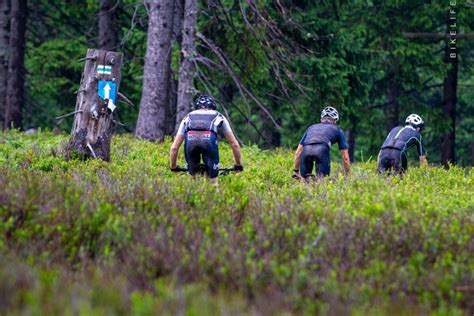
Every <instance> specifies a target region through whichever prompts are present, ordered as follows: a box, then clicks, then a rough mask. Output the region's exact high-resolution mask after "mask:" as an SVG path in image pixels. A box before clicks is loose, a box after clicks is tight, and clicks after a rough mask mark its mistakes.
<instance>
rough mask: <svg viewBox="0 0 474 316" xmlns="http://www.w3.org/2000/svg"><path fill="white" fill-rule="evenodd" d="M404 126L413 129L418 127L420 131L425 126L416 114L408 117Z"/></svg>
mask: <svg viewBox="0 0 474 316" xmlns="http://www.w3.org/2000/svg"><path fill="white" fill-rule="evenodd" d="M405 124H407V125H411V126H413V127H415V128H416V127H419V128H420V129H422V128H423V127H424V126H425V122H423V119H422V118H421V116H419V115H418V114H410V115H408V116H407V119H406V120H405Z"/></svg>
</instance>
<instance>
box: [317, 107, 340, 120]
mask: <svg viewBox="0 0 474 316" xmlns="http://www.w3.org/2000/svg"><path fill="white" fill-rule="evenodd" d="M321 118H330V119H331V120H335V121H338V120H339V113H337V110H336V109H335V108H333V107H332V106H327V107H325V108H324V110H323V111H322V112H321Z"/></svg>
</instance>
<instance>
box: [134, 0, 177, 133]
mask: <svg viewBox="0 0 474 316" xmlns="http://www.w3.org/2000/svg"><path fill="white" fill-rule="evenodd" d="M174 2H175V1H174V0H152V1H151V6H150V8H149V22H148V38H147V49H146V57H145V67H144V80H143V90H142V99H141V102H140V112H139V114H138V120H137V127H136V130H135V135H136V136H137V137H141V138H144V139H149V140H152V141H155V140H158V141H162V140H163V137H164V135H165V133H166V129H167V124H166V122H167V118H166V116H167V113H169V106H170V104H171V102H170V91H169V87H170V79H171V78H170V77H171V76H170V74H171V35H172V32H173V12H174Z"/></svg>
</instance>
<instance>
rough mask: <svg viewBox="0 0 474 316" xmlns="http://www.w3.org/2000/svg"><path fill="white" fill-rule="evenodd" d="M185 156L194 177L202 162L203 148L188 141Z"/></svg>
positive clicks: (190, 172) (196, 143)
mask: <svg viewBox="0 0 474 316" xmlns="http://www.w3.org/2000/svg"><path fill="white" fill-rule="evenodd" d="M184 156H185V159H186V163H187V164H188V172H189V174H190V175H192V176H194V175H195V174H196V172H197V169H198V166H199V163H200V162H201V148H200V144H199V142H196V141H189V140H188V141H186V143H185V146H184Z"/></svg>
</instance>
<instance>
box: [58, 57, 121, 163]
mask: <svg viewBox="0 0 474 316" xmlns="http://www.w3.org/2000/svg"><path fill="white" fill-rule="evenodd" d="M122 59H123V55H122V54H121V53H116V52H107V51H103V50H97V49H88V50H87V55H86V57H85V58H84V59H82V60H84V61H85V65H84V71H83V74H82V79H81V85H80V88H79V90H78V91H77V101H76V109H75V111H74V112H73V113H74V124H73V127H72V135H71V140H70V142H69V144H68V146H67V149H66V152H67V158H69V157H70V156H71V152H76V153H77V154H79V155H80V156H81V157H83V158H88V157H92V158H101V159H103V160H105V161H109V160H110V141H111V139H112V131H113V125H114V124H113V123H114V119H113V117H114V112H115V111H114V110H115V107H116V105H117V100H118V92H119V86H120V78H121V76H120V69H121V67H122Z"/></svg>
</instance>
